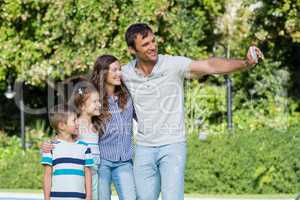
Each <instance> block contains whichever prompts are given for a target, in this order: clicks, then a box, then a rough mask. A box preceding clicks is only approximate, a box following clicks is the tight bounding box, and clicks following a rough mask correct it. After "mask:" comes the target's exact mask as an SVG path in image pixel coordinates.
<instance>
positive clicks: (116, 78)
mask: <svg viewBox="0 0 300 200" xmlns="http://www.w3.org/2000/svg"><path fill="white" fill-rule="evenodd" d="M106 83H107V84H109V85H113V86H117V85H121V66H120V63H119V62H118V61H115V62H113V63H111V64H110V65H109V70H108V73H107V77H106Z"/></svg>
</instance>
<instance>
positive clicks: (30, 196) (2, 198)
mask: <svg viewBox="0 0 300 200" xmlns="http://www.w3.org/2000/svg"><path fill="white" fill-rule="evenodd" d="M42 199H43V195H42V194H39V193H19V192H18V193H14V192H0V200H42ZM294 199H295V198H280V197H276V198H264V197H261V198H250V197H249V198H238V197H199V198H192V197H185V198H184V200H294ZM112 200H118V198H117V197H116V196H113V197H112ZM299 200H300V199H299Z"/></svg>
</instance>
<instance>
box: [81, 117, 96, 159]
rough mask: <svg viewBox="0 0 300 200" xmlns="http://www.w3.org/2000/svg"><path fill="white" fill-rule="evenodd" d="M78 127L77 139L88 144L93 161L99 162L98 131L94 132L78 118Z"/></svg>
mask: <svg viewBox="0 0 300 200" xmlns="http://www.w3.org/2000/svg"><path fill="white" fill-rule="evenodd" d="M78 122H79V124H78V125H79V127H78V132H79V134H78V135H79V138H78V139H79V140H80V141H83V142H85V143H87V144H88V146H89V147H90V148H91V151H92V155H93V159H94V163H95V164H99V163H100V159H99V158H100V150H99V134H98V132H95V131H94V130H92V128H91V127H89V126H88V125H87V124H86V123H84V121H82V120H78Z"/></svg>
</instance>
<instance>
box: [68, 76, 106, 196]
mask: <svg viewBox="0 0 300 200" xmlns="http://www.w3.org/2000/svg"><path fill="white" fill-rule="evenodd" d="M69 104H70V105H72V106H74V107H75V109H76V110H77V112H78V114H79V115H78V118H77V125H78V139H79V140H81V141H83V142H86V143H87V144H88V145H89V147H90V149H91V151H92V155H93V159H94V166H93V167H92V199H93V200H98V196H99V194H98V188H99V184H98V181H99V174H98V166H99V164H100V152H99V145H98V142H99V136H100V135H99V133H101V131H100V129H101V128H100V125H101V123H100V121H101V120H100V116H99V115H100V97H99V93H98V91H97V90H96V88H95V87H94V86H93V85H92V84H91V83H90V82H88V81H86V80H81V81H80V82H79V83H77V84H76V85H75V88H74V91H73V94H72V96H71V98H70V101H69Z"/></svg>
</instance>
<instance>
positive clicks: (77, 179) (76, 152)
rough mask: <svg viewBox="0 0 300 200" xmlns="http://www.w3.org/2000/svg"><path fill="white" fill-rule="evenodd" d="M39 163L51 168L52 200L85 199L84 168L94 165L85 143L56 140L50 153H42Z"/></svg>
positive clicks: (89, 150)
mask: <svg viewBox="0 0 300 200" xmlns="http://www.w3.org/2000/svg"><path fill="white" fill-rule="evenodd" d="M41 163H42V164H43V165H51V166H52V183H51V193H50V197H51V199H52V200H58V199H59V200H64V199H66V200H70V199H72V200H75V199H85V174H84V167H87V166H93V164H94V163H93V158H92V155H91V149H90V148H89V147H88V145H87V144H86V143H84V142H82V141H79V140H77V141H76V142H74V143H70V142H66V141H63V140H57V141H56V142H55V143H54V149H53V150H52V152H51V153H43V155H42V160H41Z"/></svg>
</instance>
